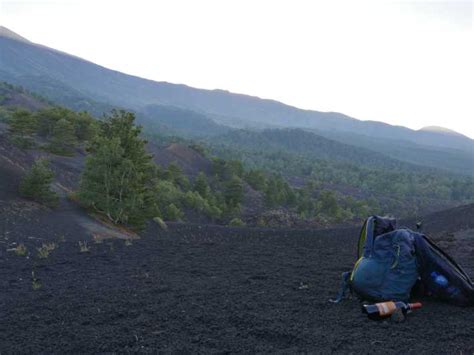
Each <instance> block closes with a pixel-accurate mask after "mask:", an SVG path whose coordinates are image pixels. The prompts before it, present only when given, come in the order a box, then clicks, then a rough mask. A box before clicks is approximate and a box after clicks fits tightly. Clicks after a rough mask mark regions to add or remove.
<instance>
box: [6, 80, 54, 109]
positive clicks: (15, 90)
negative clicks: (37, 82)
mask: <svg viewBox="0 0 474 355" xmlns="http://www.w3.org/2000/svg"><path fill="white" fill-rule="evenodd" d="M16 94H25V95H27V96H30V97H32V98H34V99H36V100H37V101H39V102H42V103H44V104H46V105H52V103H51V101H49V100H48V99H46V98H45V97H43V96H41V95H38V94H37V93H35V92H32V91H29V90H27V89H25V88H24V87H23V86H20V85H13V84H10V83H7V82H5V81H0V105H3V104H5V103H6V102H7V101H8V100H9V99H12V98H13V96H14V95H16Z"/></svg>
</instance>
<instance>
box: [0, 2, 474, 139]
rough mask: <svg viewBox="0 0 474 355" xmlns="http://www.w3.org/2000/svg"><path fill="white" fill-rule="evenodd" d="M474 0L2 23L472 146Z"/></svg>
mask: <svg viewBox="0 0 474 355" xmlns="http://www.w3.org/2000/svg"><path fill="white" fill-rule="evenodd" d="M473 11H474V3H473V1H468V0H464V1H456V0H453V1H428V0H427V1H423V0H418V1H388V0H387V1H385V0H378V1H338V0H333V1H329V0H328V1H315V0H312V1H311V0H308V1H305V0H199V1H198V0H169V1H161V0H156V1H145V0H133V1H132V0H129V1H125V0H124V1H121V0H115V1H112V0H110V1H109V0H96V1H93V0H81V1H79V0H62V1H60V0H37V1H33V0H0V25H3V26H5V27H7V28H9V29H10V30H12V31H14V32H16V33H18V34H20V35H22V36H23V37H26V38H27V39H29V40H31V41H33V42H37V43H41V44H44V45H46V46H49V47H53V48H56V49H59V50H62V51H65V52H67V53H70V54H74V55H77V56H79V57H82V58H84V59H87V60H90V61H92V62H95V63H97V64H100V65H103V66H105V67H108V68H111V69H115V70H119V71H122V72H125V73H128V74H133V75H138V76H141V77H145V78H149V79H153V80H158V81H168V82H172V83H183V84H187V85H190V86H194V87H199V88H205V89H216V88H219V89H225V90H229V91H232V92H237V93H244V94H249V95H255V96H259V97H263V98H270V99H275V100H279V101H282V102H284V103H287V104H290V105H293V106H297V107H300V108H305V109H314V110H319V111H337V112H341V113H345V114H347V115H349V116H352V117H355V118H358V119H363V120H377V121H383V122H387V123H390V124H396V125H403V126H407V127H410V128H413V129H419V128H421V127H423V126H428V125H437V126H443V127H447V128H450V129H454V130H456V131H458V132H460V133H463V134H465V135H467V136H470V137H471V138H474V88H473V85H474V69H473V63H474V31H473V22H474V19H473V17H474V16H473Z"/></svg>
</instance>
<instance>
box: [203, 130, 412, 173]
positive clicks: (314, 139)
mask: <svg viewBox="0 0 474 355" xmlns="http://www.w3.org/2000/svg"><path fill="white" fill-rule="evenodd" d="M210 143H211V144H220V145H223V146H230V147H237V148H238V149H244V150H245V149H254V150H257V151H266V152H278V151H282V152H289V153H294V154H298V155H300V156H304V157H307V158H311V159H323V160H329V161H340V162H350V163H354V164H357V165H362V166H372V167H374V166H376V167H384V168H389V169H405V170H408V169H410V168H412V166H411V165H410V164H408V163H405V162H402V161H400V160H396V159H393V158H390V157H388V156H386V155H384V154H381V153H377V152H374V151H372V150H370V149H365V148H362V147H354V146H352V145H348V144H344V143H341V142H338V141H335V140H331V139H327V138H325V137H322V136H320V135H317V134H314V133H312V132H308V131H305V130H302V129H295V128H293V129H266V130H262V131H250V130H235V131H232V132H229V133H227V134H225V135H222V136H218V137H213V138H212V141H211V142H210Z"/></svg>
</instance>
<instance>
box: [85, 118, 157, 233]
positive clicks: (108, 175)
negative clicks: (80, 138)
mask: <svg viewBox="0 0 474 355" xmlns="http://www.w3.org/2000/svg"><path fill="white" fill-rule="evenodd" d="M134 121H135V116H134V114H133V113H130V112H125V111H116V110H114V111H112V114H111V115H109V116H107V117H106V118H105V120H104V121H102V122H101V123H100V130H99V134H98V136H97V138H96V139H94V141H93V142H92V144H91V152H90V155H89V156H88V157H87V160H86V166H85V169H84V172H83V173H82V176H81V182H80V188H79V193H78V197H79V200H80V201H81V203H82V204H84V205H85V206H86V207H88V208H93V209H94V210H96V211H97V212H99V213H101V214H103V215H105V216H107V218H108V219H109V220H110V221H112V222H113V223H122V224H129V225H132V226H135V227H138V228H140V227H143V225H144V222H145V220H146V219H147V218H149V217H152V216H153V215H154V214H155V213H156V210H154V204H153V190H152V186H151V181H152V178H153V174H152V173H153V166H152V162H151V156H150V155H149V154H147V153H146V151H145V144H146V141H145V140H143V139H141V138H140V132H141V128H140V127H137V126H135V125H134Z"/></svg>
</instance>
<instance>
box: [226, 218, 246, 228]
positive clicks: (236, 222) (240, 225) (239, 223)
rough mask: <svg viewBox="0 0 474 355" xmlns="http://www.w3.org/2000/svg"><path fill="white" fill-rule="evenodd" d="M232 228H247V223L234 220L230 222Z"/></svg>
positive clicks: (238, 219) (237, 219)
mask: <svg viewBox="0 0 474 355" xmlns="http://www.w3.org/2000/svg"><path fill="white" fill-rule="evenodd" d="M229 226H232V227H245V223H244V222H243V221H242V220H241V219H240V218H234V219H232V220H231V221H230V222H229Z"/></svg>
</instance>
